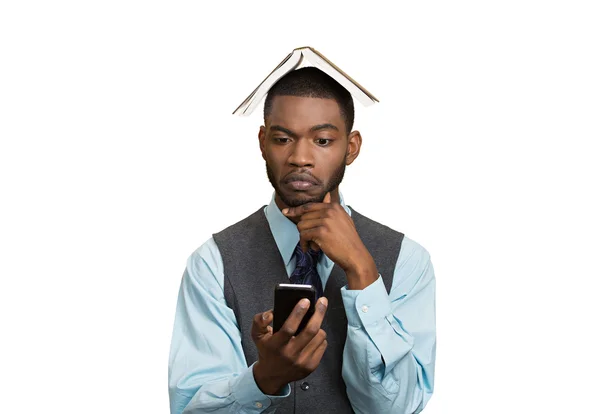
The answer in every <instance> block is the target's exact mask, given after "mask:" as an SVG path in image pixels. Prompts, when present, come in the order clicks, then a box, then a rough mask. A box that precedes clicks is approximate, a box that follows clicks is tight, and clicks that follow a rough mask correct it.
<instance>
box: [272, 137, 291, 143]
mask: <svg viewBox="0 0 600 414" xmlns="http://www.w3.org/2000/svg"><path fill="white" fill-rule="evenodd" d="M273 141H275V143H276V144H286V143H287V142H289V141H290V139H289V138H286V137H273Z"/></svg>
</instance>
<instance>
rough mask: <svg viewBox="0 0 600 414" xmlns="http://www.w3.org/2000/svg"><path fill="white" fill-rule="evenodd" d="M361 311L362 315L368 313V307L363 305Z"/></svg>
mask: <svg viewBox="0 0 600 414" xmlns="http://www.w3.org/2000/svg"><path fill="white" fill-rule="evenodd" d="M361 310H362V311H363V312H364V313H367V312H368V311H369V307H368V306H367V305H363V307H362V308H361Z"/></svg>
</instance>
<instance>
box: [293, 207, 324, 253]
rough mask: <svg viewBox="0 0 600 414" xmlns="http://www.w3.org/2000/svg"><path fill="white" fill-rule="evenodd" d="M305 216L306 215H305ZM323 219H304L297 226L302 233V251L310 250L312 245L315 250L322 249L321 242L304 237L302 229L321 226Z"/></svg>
mask: <svg viewBox="0 0 600 414" xmlns="http://www.w3.org/2000/svg"><path fill="white" fill-rule="evenodd" d="M303 217H304V216H303ZM322 220H323V219H313V220H304V219H302V220H301V221H300V222H299V223H298V225H297V227H298V231H299V232H300V233H301V234H300V247H301V248H302V251H303V252H304V253H306V252H307V251H308V248H309V247H310V248H311V249H312V250H314V251H315V252H318V251H319V250H321V247H320V246H319V244H318V243H317V242H315V241H313V240H311V239H308V238H305V237H302V231H305V230H308V229H311V228H315V227H319V226H321V225H323V221H322Z"/></svg>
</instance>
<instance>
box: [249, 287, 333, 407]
mask: <svg viewBox="0 0 600 414" xmlns="http://www.w3.org/2000/svg"><path fill="white" fill-rule="evenodd" d="M309 304H310V301H309V300H308V299H302V300H300V301H299V302H298V303H297V304H296V307H295V308H294V310H293V311H292V313H291V314H290V316H289V317H288V318H287V320H286V321H285V323H284V324H283V326H282V327H281V329H280V330H279V331H278V332H277V333H275V334H274V333H273V328H272V327H271V326H269V324H270V323H271V321H272V320H273V312H272V311H270V310H269V311H267V312H264V313H259V314H256V315H255V316H254V320H253V321H252V340H253V341H254V343H255V344H256V348H257V349H258V361H257V362H256V364H254V369H253V373H254V380H255V381H256V385H258V387H259V388H260V390H261V391H262V392H263V393H265V394H267V395H275V394H277V393H278V392H279V391H280V390H281V389H282V388H283V387H284V386H285V385H286V384H288V383H290V382H292V381H297V380H300V379H302V378H305V377H307V376H308V374H310V373H311V372H313V371H314V370H315V369H317V367H318V366H319V363H320V362H321V358H322V357H323V353H324V352H325V349H326V348H327V340H326V337H327V334H326V333H325V331H324V330H323V329H321V323H322V322H323V317H324V316H325V311H326V310H327V299H326V298H325V297H322V298H320V299H319V300H318V301H317V305H316V307H315V313H314V315H313V316H312V317H311V318H310V321H309V322H308V324H307V325H306V327H305V328H304V330H303V331H302V332H300V333H299V334H298V336H294V333H295V332H296V330H297V329H298V326H299V325H300V322H301V321H302V318H303V317H304V315H305V314H306V312H307V311H308V306H309Z"/></svg>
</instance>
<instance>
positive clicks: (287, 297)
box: [273, 283, 317, 335]
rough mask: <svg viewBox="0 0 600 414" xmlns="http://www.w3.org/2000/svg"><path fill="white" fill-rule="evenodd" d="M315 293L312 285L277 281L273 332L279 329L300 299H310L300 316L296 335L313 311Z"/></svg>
mask: <svg viewBox="0 0 600 414" xmlns="http://www.w3.org/2000/svg"><path fill="white" fill-rule="evenodd" d="M316 297H317V293H316V290H315V288H314V287H313V286H312V285H294V284H286V283H279V284H278V285H277V286H276V287H275V303H274V306H273V333H275V332H277V331H278V330H280V329H281V327H282V326H283V324H284V323H285V321H286V319H287V318H288V316H290V314H291V313H292V310H294V307H295V306H296V304H297V303H298V302H299V301H300V299H303V298H306V299H308V300H310V306H309V307H308V311H307V312H306V314H305V315H304V318H302V322H301V323H300V326H298V330H297V331H296V333H295V335H298V334H299V333H300V332H301V331H302V330H303V329H304V327H305V326H306V324H307V323H308V321H309V320H310V318H311V317H312V315H313V314H314V313H315V302H316Z"/></svg>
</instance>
